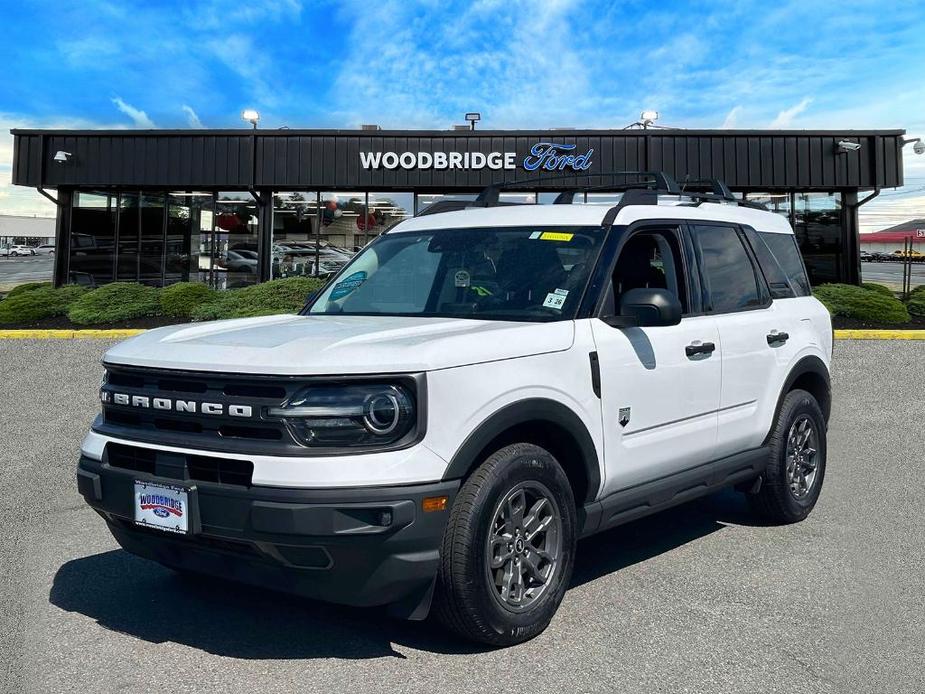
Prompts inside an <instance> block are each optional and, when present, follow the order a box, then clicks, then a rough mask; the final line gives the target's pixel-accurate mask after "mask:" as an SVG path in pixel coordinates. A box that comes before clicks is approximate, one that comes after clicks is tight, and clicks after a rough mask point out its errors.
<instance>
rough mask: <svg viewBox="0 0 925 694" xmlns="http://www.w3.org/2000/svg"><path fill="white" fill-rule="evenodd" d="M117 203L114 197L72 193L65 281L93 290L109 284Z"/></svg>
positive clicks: (111, 277) (111, 274)
mask: <svg viewBox="0 0 925 694" xmlns="http://www.w3.org/2000/svg"><path fill="white" fill-rule="evenodd" d="M116 204H117V200H116V196H115V195H108V194H105V193H84V192H78V193H74V198H73V207H72V209H71V248H70V258H69V263H68V282H70V283H73V284H82V285H85V286H91V287H95V286H97V285H99V284H105V283H106V282H111V281H112V279H113V266H114V260H115V254H114V243H115V229H116Z"/></svg>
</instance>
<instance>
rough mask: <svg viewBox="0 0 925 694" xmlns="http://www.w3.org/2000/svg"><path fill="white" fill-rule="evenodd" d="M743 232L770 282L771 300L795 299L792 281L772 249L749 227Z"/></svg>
mask: <svg viewBox="0 0 925 694" xmlns="http://www.w3.org/2000/svg"><path fill="white" fill-rule="evenodd" d="M743 231H744V232H745V237H746V238H747V239H748V244H749V245H750V246H751V247H752V251H754V253H755V258H757V260H758V266H759V267H760V268H761V272H762V273H763V274H764V278H765V279H766V280H767V281H768V288H769V289H770V290H771V298H772V299H792V298H793V297H795V296H796V294H795V293H794V291H793V288H791V286H790V279H789V278H788V277H787V273H786V272H784V269H783V268H782V267H781V266H780V263H779V262H778V261H777V258H775V257H774V254H773V253H772V252H771V249H770V248H768V246H767V245H766V244H765V242H764V240H762V238H761V237H760V236H759V235H758V232H757V231H755V230H754V229H751V228H748V227H745V228H744V229H743Z"/></svg>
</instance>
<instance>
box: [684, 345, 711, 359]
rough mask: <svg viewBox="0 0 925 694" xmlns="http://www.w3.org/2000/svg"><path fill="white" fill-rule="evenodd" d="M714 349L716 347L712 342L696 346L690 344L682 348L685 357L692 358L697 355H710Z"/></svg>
mask: <svg viewBox="0 0 925 694" xmlns="http://www.w3.org/2000/svg"><path fill="white" fill-rule="evenodd" d="M715 349H716V345H714V344H713V343H712V342H701V343H700V344H699V345H698V344H690V345H688V346H687V347H685V348H684V351H685V352H686V353H687V356H689V357H693V356H696V355H698V354H712V353H713V351H714V350H715Z"/></svg>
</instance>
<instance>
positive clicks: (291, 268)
mask: <svg viewBox="0 0 925 694" xmlns="http://www.w3.org/2000/svg"><path fill="white" fill-rule="evenodd" d="M318 200H319V197H318V192H317V191H304V190H300V191H286V192H278V193H275V194H274V195H273V244H272V248H273V251H272V252H273V261H272V267H273V278H274V279H278V278H280V277H296V276H300V275H312V274H314V258H315V241H316V239H317V236H318V207H319V205H318Z"/></svg>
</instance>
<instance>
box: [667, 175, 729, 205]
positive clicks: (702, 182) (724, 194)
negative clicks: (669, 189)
mask: <svg viewBox="0 0 925 694" xmlns="http://www.w3.org/2000/svg"><path fill="white" fill-rule="evenodd" d="M688 186H710V188H712V189H713V195H716V196H717V197H720V198H722V199H723V200H729V201H730V202H738V201H739V200H738V198H736V197H735V196H734V195H733V194H732V191H731V190H729V186H727V185H726V183H725V181H721V180H720V179H718V178H690V176H685V177H684V180H683V181H682V182H681V193H682V194H685V190H686V189H687V187H688Z"/></svg>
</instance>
